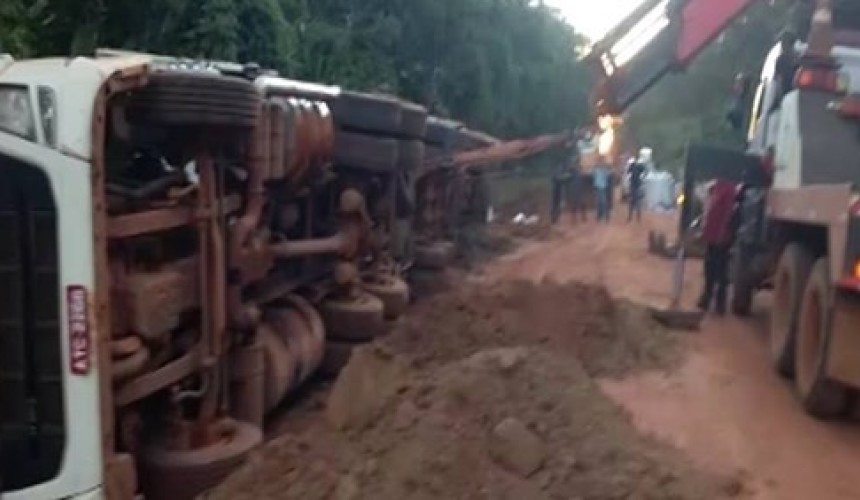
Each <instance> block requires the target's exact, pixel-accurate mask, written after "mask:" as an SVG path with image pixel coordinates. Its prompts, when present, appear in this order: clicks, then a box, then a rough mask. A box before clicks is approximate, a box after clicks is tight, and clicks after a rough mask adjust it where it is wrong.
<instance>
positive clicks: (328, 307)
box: [320, 292, 386, 342]
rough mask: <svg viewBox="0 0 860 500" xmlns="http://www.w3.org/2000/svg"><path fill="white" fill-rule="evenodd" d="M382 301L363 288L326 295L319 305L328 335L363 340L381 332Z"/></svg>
mask: <svg viewBox="0 0 860 500" xmlns="http://www.w3.org/2000/svg"><path fill="white" fill-rule="evenodd" d="M384 311H385V308H384V306H383V304H382V301H381V300H379V299H378V298H376V297H374V296H373V295H371V294H369V293H367V292H361V293H359V294H358V295H357V296H356V297H345V298H329V299H326V300H325V301H323V303H322V304H321V305H320V313H321V314H322V317H323V322H325V327H326V333H327V338H328V339H335V340H346V341H350V342H366V341H371V340H373V339H374V338H376V337H378V336H379V335H382V334H383V333H384V332H385V328H386V326H385V316H384Z"/></svg>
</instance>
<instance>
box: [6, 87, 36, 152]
mask: <svg viewBox="0 0 860 500" xmlns="http://www.w3.org/2000/svg"><path fill="white" fill-rule="evenodd" d="M0 130H2V131H4V132H9V133H11V134H15V135H17V136H20V137H23V138H25V139H27V140H31V141H32V140H33V139H34V138H35V135H36V126H35V122H34V120H33V108H32V107H31V106H30V94H29V92H27V87H22V86H17V85H5V86H0Z"/></svg>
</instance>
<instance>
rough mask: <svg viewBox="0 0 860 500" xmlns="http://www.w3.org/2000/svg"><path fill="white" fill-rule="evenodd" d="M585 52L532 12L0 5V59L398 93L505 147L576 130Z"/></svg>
mask: <svg viewBox="0 0 860 500" xmlns="http://www.w3.org/2000/svg"><path fill="white" fill-rule="evenodd" d="M581 44H582V39H581V38H580V37H579V36H578V35H577V34H576V33H575V32H574V31H573V29H572V28H571V27H570V26H569V25H568V24H566V23H565V22H563V21H562V20H560V19H559V17H558V16H557V15H556V13H554V12H553V11H552V10H550V9H549V8H547V7H545V6H543V5H542V3H541V2H533V1H530V0H148V1H140V0H0V48H2V49H4V50H6V51H9V52H12V53H14V54H16V55H18V56H24V57H26V56H33V55H57V54H59V55H65V54H89V53H92V52H93V50H94V49H95V48H96V47H98V46H105V47H114V48H127V49H135V50H143V51H149V52H156V53H166V54H175V55H183V56H188V57H205V58H218V59H225V60H238V61H245V62H249V61H254V62H258V63H260V64H261V65H263V66H266V67H271V68H275V69H277V70H279V71H280V72H281V73H282V74H284V75H288V76H291V77H296V78H301V79H308V80H313V81H321V82H327V83H335V84H338V85H342V86H345V87H351V88H357V89H365V90H381V91H388V92H392V93H398V94H401V95H404V96H406V97H409V98H412V99H414V100H416V101H419V102H422V103H425V104H427V105H429V106H430V107H431V108H432V109H433V110H434V111H436V112H437V113H440V114H444V115H451V116H455V117H457V118H461V119H463V120H465V121H467V122H468V123H470V124H471V125H473V126H476V127H480V128H483V129H486V130H489V131H491V132H494V133H496V134H499V135H503V136H519V135H530V134H536V133H540V132H544V131H555V130H559V129H563V128H568V127H570V126H572V125H574V124H576V123H577V122H580V121H582V120H584V119H585V118H586V116H587V113H586V111H587V110H586V107H585V106H586V96H587V92H588V78H587V72H586V70H585V69H584V67H583V66H582V65H581V64H580V63H579V62H578V58H577V51H578V50H579V48H580V47H581Z"/></svg>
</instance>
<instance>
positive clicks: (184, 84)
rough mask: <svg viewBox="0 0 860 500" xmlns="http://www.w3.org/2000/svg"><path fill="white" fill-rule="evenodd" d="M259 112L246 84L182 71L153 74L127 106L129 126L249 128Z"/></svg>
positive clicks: (255, 96) (250, 86) (258, 102)
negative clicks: (142, 124)
mask: <svg viewBox="0 0 860 500" xmlns="http://www.w3.org/2000/svg"><path fill="white" fill-rule="evenodd" d="M260 109H261V98H260V95H259V93H258V92H257V91H256V89H255V88H254V85H253V84H251V83H250V82H248V81H245V80H242V79H240V78H231V77H226V76H221V75H213V74H208V73H191V72H183V71H165V72H158V73H155V74H153V75H152V76H150V78H149V84H148V85H147V86H146V87H144V88H143V89H141V90H139V91H136V92H134V93H133V94H132V96H131V98H130V100H129V103H128V107H127V110H128V117H129V120H130V121H131V122H132V123H146V124H160V125H172V126H199V125H209V126H220V127H238V128H251V127H253V126H254V125H255V124H256V122H257V116H258V114H259V112H260Z"/></svg>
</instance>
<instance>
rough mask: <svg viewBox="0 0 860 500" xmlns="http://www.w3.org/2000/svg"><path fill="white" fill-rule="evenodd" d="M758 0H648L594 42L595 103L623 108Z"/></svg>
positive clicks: (600, 109)
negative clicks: (602, 37)
mask: <svg viewBox="0 0 860 500" xmlns="http://www.w3.org/2000/svg"><path fill="white" fill-rule="evenodd" d="M756 1H757V0H646V1H645V2H643V3H642V5H641V6H640V7H638V8H637V9H636V10H635V11H634V12H633V13H631V15H630V16H628V17H627V18H626V19H624V20H623V21H622V22H621V23H619V25H618V26H617V27H616V28H615V29H613V30H612V31H611V32H609V34H607V35H606V37H605V38H604V39H603V40H601V41H599V42H598V43H597V44H595V45H594V47H593V49H592V51H591V53H590V54H589V55H588V57H587V60H588V62H589V63H590V64H591V66H592V67H593V69H594V71H595V72H596V74H597V85H596V91H595V95H594V96H593V101H594V102H593V106H594V109H595V111H596V113H597V114H598V115H603V114H619V113H621V112H623V111H624V110H625V109H626V108H627V107H628V106H630V104H632V103H633V102H634V101H635V100H636V99H637V98H638V97H639V96H641V95H642V94H643V93H644V92H645V91H647V90H648V89H649V88H651V86H652V85H654V84H655V83H656V82H657V81H659V80H660V78H661V77H663V76H664V75H665V74H666V73H667V72H669V71H671V70H675V69H680V68H683V67H684V66H686V65H687V64H688V63H689V62H690V61H691V60H692V59H693V58H694V57H695V56H696V55H697V54H699V53H700V52H701V51H702V50H703V49H704V48H705V47H707V46H708V44H710V43H711V42H713V41H714V39H716V38H717V37H718V36H719V35H720V33H722V31H723V30H724V29H726V27H727V26H728V25H729V24H731V22H732V21H734V20H735V19H737V18H738V17H740V16H741V15H742V14H743V13H744V11H746V9H747V8H748V7H749V6H751V5H752V4H753V3H755V2H756Z"/></svg>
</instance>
